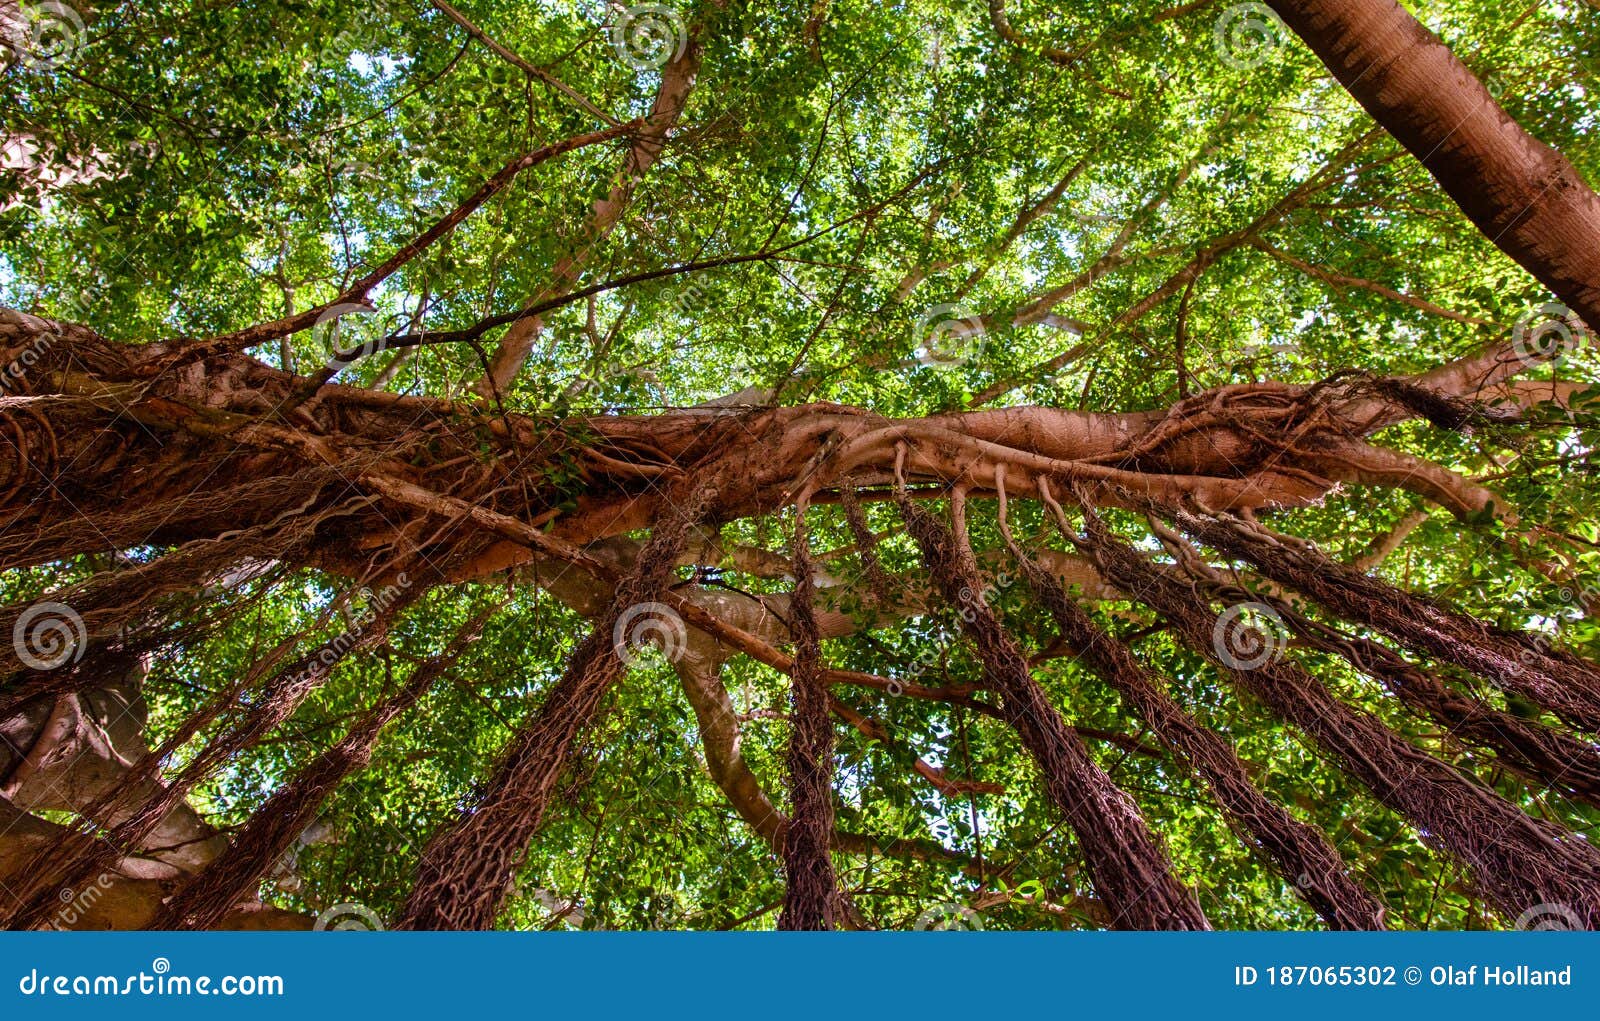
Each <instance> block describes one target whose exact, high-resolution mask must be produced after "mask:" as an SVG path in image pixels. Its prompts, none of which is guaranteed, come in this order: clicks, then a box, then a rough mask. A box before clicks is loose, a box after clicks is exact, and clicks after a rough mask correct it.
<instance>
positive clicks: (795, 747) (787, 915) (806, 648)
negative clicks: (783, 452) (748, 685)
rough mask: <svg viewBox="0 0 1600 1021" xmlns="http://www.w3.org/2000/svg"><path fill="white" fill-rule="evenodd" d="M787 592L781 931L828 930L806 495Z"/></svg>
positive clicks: (828, 794)
mask: <svg viewBox="0 0 1600 1021" xmlns="http://www.w3.org/2000/svg"><path fill="white" fill-rule="evenodd" d="M793 557H794V577H795V584H794V595H793V597H792V598H791V599H790V601H789V631H790V633H792V634H793V635H794V668H793V669H792V670H791V671H790V678H791V684H790V706H791V708H790V714H789V800H790V806H791V815H790V819H789V829H788V832H787V833H786V834H785V836H784V841H783V869H784V876H785V880H786V883H785V886H784V894H783V912H782V914H781V915H779V917H778V928H780V929H813V930H814V929H832V928H834V926H835V923H836V921H837V910H838V908H839V906H840V897H839V887H838V880H837V878H836V877H835V875H834V871H833V859H832V858H831V857H830V855H829V848H830V846H831V844H832V842H833V722H832V718H831V716H830V712H829V697H828V690H827V686H826V685H824V684H823V683H822V678H821V676H820V670H821V665H822V664H821V660H822V647H821V639H820V637H819V635H818V632H817V618H816V613H815V610H814V609H813V607H812V589H813V587H814V584H815V582H814V571H813V568H812V565H811V556H810V554H809V552H808V551H807V549H806V526H805V500H804V498H803V497H802V499H801V500H800V501H799V502H798V503H797V505H796V510H795V525H794V550H793Z"/></svg>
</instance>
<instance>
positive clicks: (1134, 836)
mask: <svg viewBox="0 0 1600 1021" xmlns="http://www.w3.org/2000/svg"><path fill="white" fill-rule="evenodd" d="M901 512H902V513H903V514H904V515H905V519H906V525H907V528H908V530H909V531H910V533H911V535H912V537H913V538H914V539H915V540H916V542H917V546H918V547H919V548H920V549H921V550H922V555H923V558H924V560H925V561H926V562H927V564H928V569H929V572H930V573H931V575H932V577H933V581H934V584H935V585H936V586H937V587H938V588H939V589H940V591H941V592H943V594H944V596H945V598H946V599H947V600H949V602H950V604H951V605H952V606H953V607H955V608H956V610H957V612H959V613H960V615H961V620H962V625H963V630H964V631H966V633H967V635H968V637H969V638H971V640H972V642H973V645H974V647H975V648H976V650H977V652H978V654H979V656H980V658H981V659H982V660H983V664H984V681H985V683H986V684H988V685H989V686H990V687H992V688H994V689H995V690H996V691H997V692H998V693H999V695H1000V697H1001V705H1002V711H1003V712H1004V713H1005V715H1006V717H1007V720H1008V722H1009V723H1011V725H1012V726H1014V727H1015V728H1016V730H1017V733H1018V735H1019V736H1020V737H1021V739H1022V743H1023V746H1024V747H1025V748H1026V749H1027V750H1028V753H1029V754H1030V755H1031V756H1032V757H1033V759H1034V761H1035V762H1037V763H1038V766H1039V771H1040V772H1041V773H1042V774H1043V779H1044V784H1045V789H1046V790H1047V791H1048V792H1049V794H1050V798H1051V800H1052V801H1053V802H1054V803H1055V804H1056V807H1057V808H1059V809H1060V810H1061V813H1062V815H1063V816H1065V817H1066V820H1067V823H1068V825H1070V826H1071V827H1072V829H1073V831H1074V832H1075V833H1076V834H1077V837H1078V843H1079V846H1080V848H1081V849H1082V851H1083V856H1084V860H1085V862H1086V864H1087V868H1088V871H1089V875H1090V877H1091V879H1092V880H1093V882H1094V889H1095V893H1096V894H1097V895H1098V896H1099V899H1100V900H1101V901H1103V902H1104V903H1105V905H1106V907H1107V909H1108V910H1109V911H1110V913H1111V916H1112V921H1111V927H1112V928H1118V929H1209V928H1210V924H1209V923H1208V922H1207V921H1206V918H1205V915H1204V914H1202V913H1201V911H1200V905H1199V902H1198V901H1197V900H1196V899H1195V896H1194V894H1193V893H1191V892H1190V891H1189V890H1187V889H1185V888H1184V886H1183V885H1182V884H1181V883H1179V882H1178V881H1177V879H1175V878H1174V877H1173V875H1172V865H1171V862H1170V861H1169V860H1168V857H1167V852H1166V849H1165V848H1164V847H1163V846H1162V845H1161V842H1160V840H1159V838H1157V837H1156V835H1155V834H1153V833H1151V832H1150V829H1149V827H1148V826H1147V825H1146V824H1145V821H1144V818H1143V817H1142V816H1141V815H1140V814H1139V810H1138V807H1137V806H1136V805H1135V804H1134V803H1133V800H1132V799H1131V798H1129V797H1128V795H1127V794H1126V793H1124V792H1123V791H1122V790H1120V789H1119V788H1118V787H1117V785H1116V783H1115V782H1114V781H1113V780H1112V779H1111V778H1110V777H1109V776H1107V775H1106V773H1105V771H1104V770H1103V769H1101V768H1100V766H1099V765H1098V764H1096V763H1095V761H1094V760H1093V759H1092V758H1090V756H1089V752H1088V750H1087V749H1086V748H1085V747H1084V746H1083V742H1082V741H1081V740H1079V738H1078V736H1077V735H1076V734H1074V733H1072V732H1071V731H1070V730H1069V729H1068V728H1067V725H1066V722H1065V721H1064V720H1063V719H1062V718H1061V713H1060V712H1059V711H1058V710H1057V709H1056V707H1055V706H1054V705H1052V704H1051V703H1050V701H1049V699H1048V698H1046V697H1045V694H1044V692H1043V690H1042V689H1040V687H1039V684H1038V682H1037V681H1035V680H1034V679H1033V676H1032V674H1031V672H1030V671H1029V669H1028V662H1027V659H1026V658H1024V657H1023V655H1022V652H1021V650H1020V649H1018V648H1017V646H1016V643H1015V642H1014V641H1013V640H1012V639H1011V636H1010V635H1009V634H1008V633H1007V632H1006V630H1005V628H1004V627H1002V626H1001V624H1000V621H999V619H998V618H997V617H996V616H995V614H994V611H993V610H991V609H990V608H989V606H988V605H987V603H986V602H985V601H984V599H983V596H982V595H981V592H982V590H983V586H982V583H981V582H980V581H979V579H978V573H977V569H976V565H975V564H974V563H972V560H971V554H970V551H968V549H967V546H966V543H965V541H958V538H957V535H954V534H952V533H951V531H950V530H949V529H947V528H945V527H944V526H943V525H942V524H940V523H939V522H938V521H937V520H935V519H934V518H933V517H932V516H931V515H929V514H928V513H927V512H926V511H923V510H921V509H920V508H918V507H916V506H915V505H913V504H912V503H911V502H910V501H909V500H906V499H902V501H901ZM957 527H958V529H959V528H960V527H961V526H960V524H959V523H958V525H957Z"/></svg>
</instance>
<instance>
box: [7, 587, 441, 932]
mask: <svg viewBox="0 0 1600 1021" xmlns="http://www.w3.org/2000/svg"><path fill="white" fill-rule="evenodd" d="M422 588H423V587H422V586H420V585H413V586H408V587H400V586H391V587H390V588H388V589H387V590H386V591H387V592H388V593H389V597H388V599H387V601H386V602H385V603H384V604H383V605H382V606H381V608H380V609H379V610H378V611H377V612H376V613H374V614H373V616H372V617H371V618H370V619H369V620H367V621H366V622H365V623H364V624H363V625H362V626H358V627H352V628H351V629H350V630H348V631H346V632H345V633H343V634H341V635H340V636H338V637H337V638H334V639H331V640H329V641H327V642H324V643H321V644H320V645H318V646H317V648H316V649H314V650H313V651H312V652H311V653H310V654H308V655H306V656H304V657H301V658H300V659H297V660H295V661H294V662H293V663H291V664H290V665H288V666H287V667H284V668H283V669H281V670H278V671H277V672H276V673H274V674H272V676H271V678H270V680H268V681H267V682H266V683H264V684H262V685H261V687H260V690H259V692H257V693H256V697H255V698H254V699H252V700H251V701H250V702H249V703H247V704H236V703H237V702H238V700H239V696H240V695H242V694H243V693H244V692H245V691H246V690H249V689H250V688H252V687H253V686H254V684H253V679H259V677H260V676H261V675H262V674H263V673H265V672H266V671H265V670H264V669H253V670H251V671H250V673H249V674H248V675H247V679H246V680H244V681H241V682H239V683H237V684H235V685H233V686H230V687H229V689H227V690H226V691H225V692H223V693H222V695H221V696H220V697H217V698H214V699H213V700H212V701H211V703H210V704H209V705H208V706H207V707H206V708H205V709H202V710H201V711H199V712H197V713H194V714H191V715H190V717H189V718H188V719H186V720H184V722H183V723H182V725H180V726H179V727H178V729H177V730H176V731H175V732H174V733H173V734H172V735H170V736H169V737H168V738H167V740H165V741H163V742H162V744H161V747H159V748H157V749H155V750H154V751H152V752H151V753H150V754H148V755H146V756H144V757H143V758H142V759H140V760H139V761H138V762H136V763H134V765H133V766H132V768H130V769H129V770H128V771H127V773H125V774H124V775H123V776H122V777H121V778H120V779H119V780H118V781H117V783H115V784H113V785H111V786H110V787H108V788H107V789H106V790H105V791H103V792H102V793H101V794H100V795H99V796H98V797H97V798H95V800H94V801H93V802H91V803H90V804H89V805H87V806H85V807H84V808H83V809H81V810H80V822H79V824H78V830H77V831H76V832H75V833H74V838H82V839H81V840H80V839H71V840H66V841H63V842H62V843H61V844H59V845H57V846H54V847H47V848H45V849H44V850H43V851H41V852H40V853H39V854H38V855H36V856H35V858H34V859H33V861H31V862H30V863H29V864H28V866H27V867H26V868H25V869H24V870H22V872H21V873H20V875H21V876H22V877H24V878H22V879H21V880H20V881H19V883H17V884H14V885H13V888H12V893H13V898H14V899H13V901H12V904H13V909H12V910H11V911H10V913H9V914H7V915H5V916H3V917H0V927H5V928H14V929H32V928H37V927H38V926H41V925H44V924H47V923H48V922H49V920H50V918H51V916H53V915H54V914H55V912H56V911H58V910H59V909H60V903H59V901H58V900H57V899H56V894H57V892H58V891H59V890H61V889H79V888H82V886H83V884H85V883H92V882H94V881H95V879H96V878H97V877H98V876H99V875H101V874H104V873H109V872H115V871H116V865H117V863H118V861H119V860H120V859H121V858H122V857H124V856H125V855H128V854H132V853H135V852H136V851H137V850H138V849H139V848H140V847H142V846H143V843H144V841H145V839H146V838H147V837H148V836H149V835H150V834H151V833H152V832H153V831H154V830H155V828H156V827H157V826H159V825H160V824H161V821H162V820H163V819H165V818H166V817H167V816H168V815H169V814H171V813H172V811H173V810H174V809H175V808H177V807H178V805H179V804H180V803H182V802H183V801H184V800H185V799H186V798H187V797H188V796H189V793H190V792H191V791H192V790H194V788H195V787H196V786H197V785H198V784H200V783H201V782H203V781H204V780H206V779H208V778H209V777H211V776H212V775H213V774H215V773H216V771H217V770H219V769H221V768H222V767H223V766H224V765H225V764H226V763H227V762H228V761H229V760H230V759H232V758H233V757H234V756H236V755H238V754H239V753H240V752H242V751H244V750H245V749H247V748H251V747H253V746H254V745H255V744H256V743H257V742H258V741H260V739H261V738H262V737H264V736H266V734H268V733H269V732H270V731H271V730H272V729H273V728H275V727H277V726H278V725H279V724H281V723H282V722H283V721H284V720H286V719H288V718H289V716H290V715H291V714H293V713H294V711H295V710H296V709H298V708H299V707H300V705H301V703H303V702H304V701H305V699H306V696H308V695H310V694H311V693H312V692H313V691H315V690H316V689H317V688H319V687H321V686H322V684H323V682H325V681H326V680H327V679H328V677H329V676H330V675H331V674H332V672H333V669H334V667H335V666H337V665H338V664H339V663H340V662H341V661H342V660H343V659H345V658H346V657H347V656H349V655H351V654H352V653H356V652H361V651H365V650H367V649H370V648H372V647H374V646H376V645H378V644H380V643H381V642H382V641H383V640H384V638H385V636H386V635H387V634H388V628H389V624H390V622H391V621H393V619H394V618H395V616H397V615H398V614H399V613H400V612H401V611H402V610H404V609H405V608H406V607H407V606H409V605H410V604H411V603H413V602H415V601H416V600H417V599H418V598H420V597H421V596H422V594H423V593H422ZM286 647H292V642H291V643H284V644H283V645H281V646H280V647H279V649H278V650H274V654H273V655H269V657H267V660H268V662H271V663H274V664H275V663H276V662H279V661H280V660H279V655H281V653H282V651H283V650H284V649H285V648H286ZM229 710H233V711H234V719H233V721H232V722H231V724H230V725H229V726H228V727H226V728H225V729H224V730H223V731H222V732H221V733H219V734H218V735H217V736H216V737H214V738H212V739H211V740H210V741H208V742H207V743H206V744H205V746H204V747H203V748H201V750H200V751H199V753H198V754H196V755H195V757H194V758H193V759H191V760H190V761H189V762H188V763H187V764H186V765H185V766H184V767H183V769H182V770H181V771H180V772H179V773H178V775H177V776H176V777H175V778H173V779H172V780H171V781H169V782H166V783H160V782H157V783H156V784H155V786H156V789H155V791H154V793H152V794H151V795H150V796H149V797H148V798H146V799H145V800H144V802H143V803H142V804H141V805H140V806H139V808H137V809H136V810H134V811H133V812H132V813H130V814H129V815H128V816H127V817H126V818H123V819H122V820H121V821H120V822H118V823H117V824H116V825H115V826H112V827H110V829H109V832H107V833H105V834H104V835H98V834H97V831H98V830H99V829H100V823H99V820H101V819H104V818H106V817H107V815H108V813H109V811H110V808H111V806H112V805H115V804H118V803H120V802H122V801H123V800H124V799H126V798H128V797H129V796H130V795H131V794H132V792H133V791H134V790H135V789H136V788H137V787H138V786H139V785H140V784H143V783H146V782H150V781H154V780H155V779H156V777H157V776H158V775H159V772H160V769H161V765H162V763H163V762H164V761H165V760H166V759H167V758H168V757H169V756H171V755H172V754H173V753H174V752H176V751H177V750H178V749H179V748H181V747H182V746H183V745H184V744H187V743H188V741H189V740H190V739H192V738H193V737H195V736H196V735H197V734H199V733H200V731H201V730H202V729H204V728H205V727H206V726H208V725H209V724H210V723H212V722H214V721H215V720H216V719H217V718H218V717H220V716H221V715H222V714H223V713H224V712H225V711H229Z"/></svg>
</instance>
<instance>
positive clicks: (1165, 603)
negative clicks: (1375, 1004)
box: [1085, 512, 1600, 928]
mask: <svg viewBox="0 0 1600 1021" xmlns="http://www.w3.org/2000/svg"><path fill="white" fill-rule="evenodd" d="M1086 523H1087V532H1088V541H1087V543H1086V547H1085V548H1086V550H1087V551H1088V552H1089V553H1090V554H1091V555H1092V556H1093V557H1094V558H1095V561H1096V562H1097V563H1099V564H1100V566H1101V568H1102V569H1103V570H1105V572H1106V573H1107V575H1108V576H1109V577H1111V578H1113V579H1115V580H1116V581H1117V582H1118V583H1119V584H1121V585H1123V586H1125V587H1126V588H1127V590H1128V591H1129V592H1133V593H1136V594H1137V596H1138V598H1139V599H1140V600H1141V601H1142V602H1144V603H1146V604H1148V605H1149V606H1151V607H1153V608H1154V609H1155V610H1156V611H1157V612H1159V613H1160V614H1162V616H1164V617H1165V618H1167V619H1168V620H1169V621H1171V622H1172V623H1173V624H1174V625H1175V626H1176V627H1177V629H1178V631H1179V633H1180V634H1181V635H1182V637H1183V638H1184V640H1185V641H1186V642H1187V643H1188V644H1189V645H1190V646H1191V647H1192V648H1193V649H1194V650H1195V651H1196V652H1199V653H1201V654H1202V655H1204V656H1205V657H1206V658H1207V659H1209V660H1211V661H1212V663H1214V664H1215V665H1216V666H1217V667H1218V669H1219V670H1221V671H1222V672H1223V674H1224V675H1225V676H1227V677H1228V678H1230V679H1231V680H1232V682H1233V684H1234V685H1235V687H1236V688H1238V690H1240V691H1242V692H1246V693H1248V694H1250V695H1251V696H1253V697H1254V698H1255V699H1257V700H1258V701H1260V702H1261V703H1262V704H1263V705H1265V706H1266V707H1267V708H1268V709H1270V710H1271V711H1273V712H1274V713H1275V714H1277V715H1278V716H1279V717H1281V718H1282V719H1283V720H1285V721H1286V722H1288V723H1290V724H1292V725H1293V726H1295V727H1296V728H1297V729H1299V730H1300V731H1301V732H1303V733H1304V734H1306V735H1307V736H1308V737H1310V738H1311V739H1312V740H1313V741H1315V742H1316V743H1317V744H1318V745H1319V746H1320V747H1321V748H1322V749H1323V751H1324V752H1326V753H1327V754H1328V755H1329V756H1330V757H1332V758H1333V759H1334V760H1335V761H1336V762H1338V763H1339V765H1340V766H1341V768H1342V769H1343V770H1344V771H1345V772H1346V773H1348V774H1349V775H1350V776H1351V777H1353V778H1354V779H1356V780H1357V781H1359V782H1360V783H1361V784H1363V785H1364V786H1365V787H1366V788H1367V789H1368V790H1370V791H1371V792H1372V793H1373V795H1374V796H1375V797H1377V798H1378V800H1379V801H1381V802H1383V803H1384V804H1385V805H1387V806H1389V807H1390V808H1391V809H1393V810H1394V811H1396V812H1397V813H1399V814H1400V815H1401V816H1403V817H1405V818H1406V819H1407V820H1409V821H1410V822H1411V824H1412V825H1413V826H1415V827H1416V828H1417V831H1418V833H1419V834H1420V835H1421V836H1422V838H1423V839H1424V841H1426V842H1428V843H1430V844H1435V845H1437V846H1439V847H1441V848H1443V849H1444V850H1446V851H1447V852H1449V853H1450V854H1451V855H1452V856H1453V857H1455V859H1456V860H1457V861H1459V862H1461V864H1463V865H1464V866H1466V867H1467V869H1468V870H1469V871H1470V873H1471V875H1472V879H1473V882H1474V884H1475V885H1476V886H1477V887H1478V889H1479V890H1481V891H1482V893H1483V894H1484V896H1485V897H1486V898H1487V899H1488V900H1489V901H1490V902H1491V903H1493V904H1494V905H1495V906H1496V907H1497V908H1498V909H1499V910H1500V911H1501V912H1502V913H1504V914H1505V916H1506V917H1507V918H1516V917H1518V916H1519V915H1521V914H1522V913H1523V912H1524V911H1527V910H1528V909H1530V908H1532V907H1535V906H1537V905H1542V904H1561V905H1564V906H1566V907H1567V908H1569V909H1570V910H1571V911H1573V912H1574V913H1575V914H1576V915H1577V917H1578V918H1580V919H1582V920H1583V921H1584V922H1585V925H1586V927H1588V928H1594V927H1595V926H1596V925H1600V853H1597V852H1596V850H1595V849H1594V848H1592V847H1590V846H1589V844H1588V842H1587V841H1585V840H1583V839H1582V838H1580V837H1578V836H1576V835H1574V834H1572V833H1570V832H1567V831H1565V830H1563V829H1561V828H1560V827H1558V826H1554V825H1552V824H1550V823H1547V822H1543V821H1540V820H1537V819H1533V818H1530V817H1529V816H1528V815H1526V814H1525V813H1523V812H1522V811H1521V810H1520V809H1518V808H1517V807H1516V806H1514V805H1512V804H1510V803H1509V802H1507V801H1506V800H1505V799H1503V798H1501V797H1499V796H1498V795H1497V794H1495V793H1494V792H1493V791H1491V790H1489V789H1488V788H1486V787H1484V786H1482V785H1481V784H1479V783H1477V782H1476V781H1474V780H1472V779H1470V778H1468V777H1465V776H1463V775H1462V774H1460V773H1459V772H1457V771H1456V770H1454V769H1452V768H1451V767H1450V766H1447V765H1446V764H1444V763H1443V762H1440V761H1439V760H1438V759H1435V758H1433V757H1432V756H1430V755H1427V754H1426V753H1424V752H1423V751H1422V750H1421V749H1419V748H1417V747H1416V746H1414V745H1412V744H1410V743H1408V742H1406V741H1405V740H1403V739H1402V738H1401V737H1399V736H1398V735H1397V734H1395V733H1394V732H1393V731H1391V730H1390V729H1389V728H1388V727H1386V726H1384V724H1383V723H1382V722H1381V721H1379V720H1378V719H1377V718H1375V717H1373V716H1372V715H1371V714H1369V713H1365V712H1361V711H1358V710H1355V709H1352V708H1351V707H1349V706H1347V705H1345V704H1344V703H1342V702H1340V701H1339V700H1338V699H1337V698H1336V697H1335V696H1334V695H1333V694H1332V693H1331V692H1330V691H1329V690H1328V689H1327V687H1326V686H1325V685H1324V684H1323V683H1322V682H1321V681H1319V680H1317V679H1316V678H1314V677H1312V676H1311V675H1310V674H1308V673H1307V672H1306V671H1305V670H1303V669H1302V668H1300V667H1299V666H1298V665H1296V664H1294V663H1293V662H1291V661H1288V660H1284V659H1273V658H1269V659H1267V660H1266V661H1265V662H1262V663H1260V664H1259V665H1257V666H1255V667H1254V669H1237V668H1235V666H1234V665H1233V664H1231V663H1230V662H1229V659H1228V657H1227V656H1226V655H1224V653H1225V652H1226V650H1225V649H1221V648H1219V647H1218V642H1217V639H1216V637H1215V635H1216V633H1217V631H1218V630H1219V628H1218V620H1219V618H1218V615H1217V614H1216V613H1214V612H1212V610H1211V608H1210V607H1209V606H1208V605H1207V604H1206V601H1205V599H1204V598H1203V597H1202V596H1201V595H1199V594H1198V593H1197V592H1196V590H1195V587H1194V585H1193V584H1192V582H1191V581H1190V580H1189V579H1187V578H1185V577H1178V576H1176V575H1175V574H1174V573H1173V572H1172V571H1171V570H1170V569H1165V568H1162V567H1159V566H1157V565H1156V564H1153V563H1151V562H1150V561H1149V560H1147V559H1146V558H1145V557H1144V556H1143V555H1142V554H1140V553H1138V552H1137V551H1135V550H1134V549H1133V548H1132V547H1130V546H1128V545H1127V544H1126V543H1124V542H1122V541H1121V540H1119V539H1117V538H1115V537H1114V536H1113V535H1112V534H1111V533H1110V531H1109V530H1108V529H1106V527H1105V525H1104V524H1103V523H1102V522H1101V521H1100V520H1099V519H1098V518H1097V517H1096V516H1095V515H1094V514H1093V513H1092V512H1091V513H1088V514H1086ZM1237 662H1238V661H1237V660H1234V663H1237Z"/></svg>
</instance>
